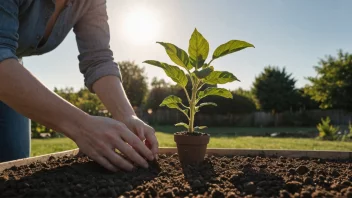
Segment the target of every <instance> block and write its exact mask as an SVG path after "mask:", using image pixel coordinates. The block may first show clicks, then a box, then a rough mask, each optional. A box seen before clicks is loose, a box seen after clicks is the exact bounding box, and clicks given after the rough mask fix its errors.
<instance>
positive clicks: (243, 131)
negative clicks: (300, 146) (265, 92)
mask: <svg viewBox="0 0 352 198" xmlns="http://www.w3.org/2000/svg"><path fill="white" fill-rule="evenodd" d="M154 128H155V130H156V131H162V132H163V133H168V134H172V133H174V132H177V131H180V130H181V128H180V127H174V126H155V127H154ZM202 131H203V132H206V133H209V134H211V135H212V136H263V135H265V134H267V133H269V134H271V133H276V132H286V133H297V132H302V133H316V132H317V129H316V128H312V127H297V128H296V127H291V128H282V127H266V128H258V127H211V128H207V129H204V130H202Z"/></svg>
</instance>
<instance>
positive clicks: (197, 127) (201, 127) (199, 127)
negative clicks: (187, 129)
mask: <svg viewBox="0 0 352 198" xmlns="http://www.w3.org/2000/svg"><path fill="white" fill-rule="evenodd" d="M206 128H208V127H207V126H196V127H194V129H200V130H201V129H206Z"/></svg>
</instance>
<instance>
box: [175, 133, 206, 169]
mask: <svg viewBox="0 0 352 198" xmlns="http://www.w3.org/2000/svg"><path fill="white" fill-rule="evenodd" d="M174 140H175V142H176V145H177V153H178V156H179V160H180V162H181V163H182V164H190V163H199V162H202V161H203V160H204V156H205V153H206V150H207V146H208V143H209V140H210V135H209V134H206V135H201V136H194V135H185V134H177V133H175V134H174Z"/></svg>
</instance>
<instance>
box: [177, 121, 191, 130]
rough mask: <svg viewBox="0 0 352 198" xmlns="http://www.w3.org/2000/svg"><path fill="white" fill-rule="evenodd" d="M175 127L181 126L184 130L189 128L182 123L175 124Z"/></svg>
mask: <svg viewBox="0 0 352 198" xmlns="http://www.w3.org/2000/svg"><path fill="white" fill-rule="evenodd" d="M175 126H183V127H185V128H186V129H188V128H189V126H188V124H186V123H184V122H180V123H177V124H175Z"/></svg>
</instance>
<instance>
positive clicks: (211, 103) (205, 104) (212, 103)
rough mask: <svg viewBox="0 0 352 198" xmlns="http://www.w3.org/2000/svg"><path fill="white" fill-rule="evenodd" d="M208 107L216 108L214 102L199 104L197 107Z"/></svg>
mask: <svg viewBox="0 0 352 198" xmlns="http://www.w3.org/2000/svg"><path fill="white" fill-rule="evenodd" d="M208 105H213V106H218V105H217V104H216V103H214V102H204V103H201V104H200V105H199V107H204V106H208Z"/></svg>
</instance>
